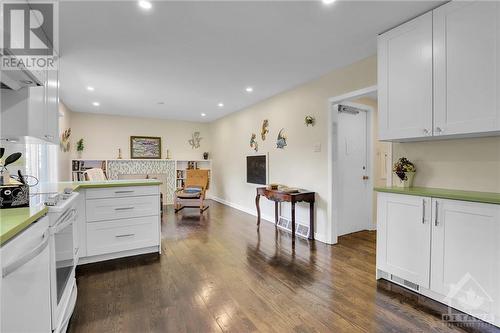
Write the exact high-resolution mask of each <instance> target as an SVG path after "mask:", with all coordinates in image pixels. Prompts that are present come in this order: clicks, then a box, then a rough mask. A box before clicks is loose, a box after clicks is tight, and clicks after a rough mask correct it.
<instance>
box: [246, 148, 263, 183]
mask: <svg viewBox="0 0 500 333" xmlns="http://www.w3.org/2000/svg"><path fill="white" fill-rule="evenodd" d="M247 183H250V184H259V185H266V184H267V155H252V156H247Z"/></svg>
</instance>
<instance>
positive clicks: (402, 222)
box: [377, 193, 431, 288]
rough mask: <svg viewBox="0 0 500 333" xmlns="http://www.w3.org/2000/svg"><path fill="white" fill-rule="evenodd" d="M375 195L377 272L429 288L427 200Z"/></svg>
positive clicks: (429, 228) (429, 231) (429, 240)
mask: <svg viewBox="0 0 500 333" xmlns="http://www.w3.org/2000/svg"><path fill="white" fill-rule="evenodd" d="M377 195H378V199H377V268H378V269H381V270H383V271H385V272H387V273H390V274H394V275H396V276H398V277H400V278H402V279H405V280H407V281H410V282H413V283H416V284H418V285H420V286H422V287H425V288H429V279H430V277H429V275H430V258H431V251H430V250H431V221H430V220H431V199H430V198H425V197H417V196H410V195H400V194H389V193H378V194H377Z"/></svg>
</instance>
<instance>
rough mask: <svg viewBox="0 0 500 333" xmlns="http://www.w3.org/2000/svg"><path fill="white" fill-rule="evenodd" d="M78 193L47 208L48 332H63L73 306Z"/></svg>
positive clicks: (76, 260) (74, 300) (75, 291)
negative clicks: (50, 325) (50, 326)
mask: <svg viewBox="0 0 500 333" xmlns="http://www.w3.org/2000/svg"><path fill="white" fill-rule="evenodd" d="M77 197H78V193H72V194H71V195H69V196H67V199H66V200H60V201H58V202H57V204H56V205H55V206H51V207H49V218H50V275H51V288H50V290H51V308H52V329H53V331H54V332H56V333H58V332H65V331H66V329H67V326H68V323H69V320H70V318H71V315H72V313H73V309H74V307H75V304H76V294H77V290H76V280H75V268H76V264H77V262H78V237H77V225H76V221H77V215H78V210H77V202H76V199H77Z"/></svg>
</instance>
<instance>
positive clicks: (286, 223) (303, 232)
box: [277, 216, 309, 238]
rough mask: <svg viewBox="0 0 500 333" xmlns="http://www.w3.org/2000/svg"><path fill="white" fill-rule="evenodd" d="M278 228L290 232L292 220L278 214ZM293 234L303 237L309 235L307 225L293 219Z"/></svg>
mask: <svg viewBox="0 0 500 333" xmlns="http://www.w3.org/2000/svg"><path fill="white" fill-rule="evenodd" d="M277 226H278V228H280V229H283V230H286V231H288V232H292V221H291V220H289V219H287V218H286V217H283V216H280V217H279V219H278V224H277ZM295 235H296V236H299V237H303V238H308V237H309V226H306V225H303V224H300V223H297V221H295Z"/></svg>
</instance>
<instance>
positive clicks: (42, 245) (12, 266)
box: [2, 230, 50, 278]
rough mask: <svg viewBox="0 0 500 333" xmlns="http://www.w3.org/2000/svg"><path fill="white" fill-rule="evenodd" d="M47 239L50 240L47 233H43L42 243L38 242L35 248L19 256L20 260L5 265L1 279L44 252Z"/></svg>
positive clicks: (47, 242) (47, 243)
mask: <svg viewBox="0 0 500 333" xmlns="http://www.w3.org/2000/svg"><path fill="white" fill-rule="evenodd" d="M49 238H50V237H49V231H48V230H47V231H45V232H44V233H43V236H42V241H41V242H40V244H38V245H37V246H36V247H34V248H33V249H31V250H30V251H28V252H27V253H26V254H25V255H23V256H21V258H19V259H17V260H15V261H14V262H11V263H10V264H7V265H6V266H4V267H3V268H2V277H3V278H5V277H6V276H7V275H9V274H10V273H13V272H14V271H16V270H17V269H18V268H19V267H21V266H23V265H24V264H26V263H27V262H29V261H30V260H31V259H33V258H35V257H36V256H38V255H39V254H40V253H42V251H43V250H45V248H46V247H47V245H49Z"/></svg>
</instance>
